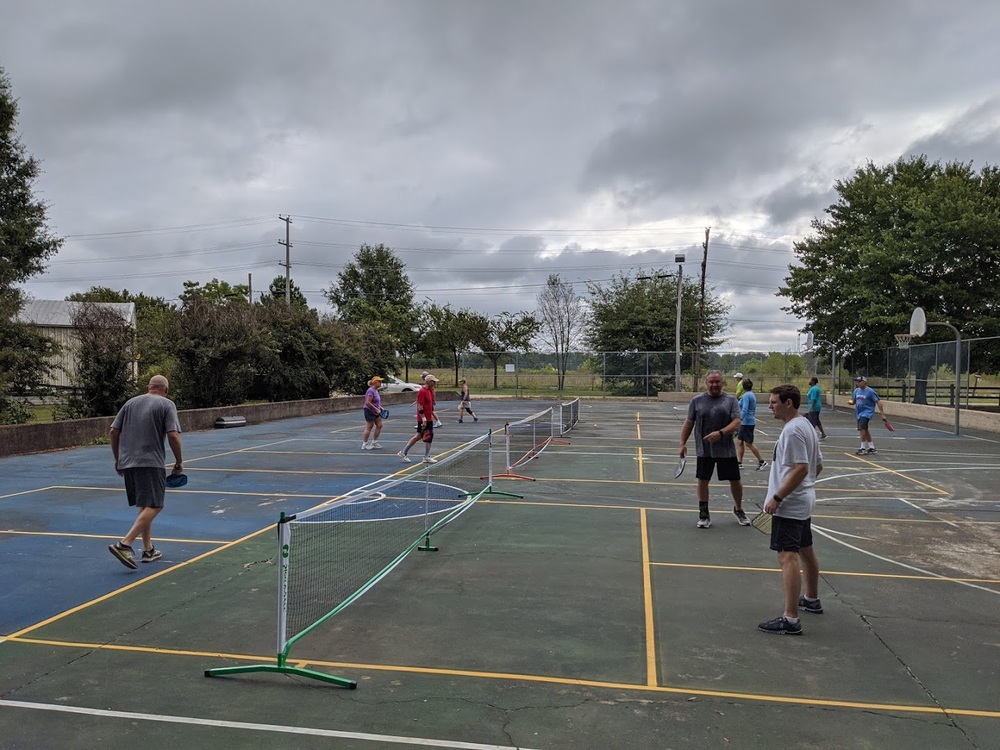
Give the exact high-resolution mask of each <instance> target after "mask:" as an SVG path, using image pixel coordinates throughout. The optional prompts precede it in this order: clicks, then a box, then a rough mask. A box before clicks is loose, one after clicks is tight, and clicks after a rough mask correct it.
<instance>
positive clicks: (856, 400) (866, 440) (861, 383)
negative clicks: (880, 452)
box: [850, 375, 885, 456]
mask: <svg viewBox="0 0 1000 750" xmlns="http://www.w3.org/2000/svg"><path fill="white" fill-rule="evenodd" d="M854 382H855V383H857V386H858V387H857V388H855V389H854V393H853V394H852V395H851V402H850V403H851V404H852V405H853V406H854V416H855V418H856V419H857V420H858V433H859V434H860V436H861V447H860V448H858V449H857V450H856V451H855V453H857V454H858V455H859V456H862V455H864V454H866V453H875V442H874V441H873V440H872V433H871V430H870V429H868V423H869V422H870V421H871V418H872V417H874V416H875V409H876V408H877V409H878V413H879V415H880V416H881V417H882V421H883V422H884V421H885V410H884V409H883V407H882V401H881V400H880V399H879V397H878V394H877V393H875V390H874V389H873V388H869V387H868V378H866V377H865V376H864V375H858V377H856V378H854Z"/></svg>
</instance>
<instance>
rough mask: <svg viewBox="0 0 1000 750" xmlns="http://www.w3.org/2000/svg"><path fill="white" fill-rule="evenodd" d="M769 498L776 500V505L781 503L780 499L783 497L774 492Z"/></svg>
mask: <svg viewBox="0 0 1000 750" xmlns="http://www.w3.org/2000/svg"><path fill="white" fill-rule="evenodd" d="M771 499H772V500H774V502H776V503H777V504H778V505H781V501H782V500H784V499H785V498H783V497H781V495H779V494H777V493H775V494H773V495H771Z"/></svg>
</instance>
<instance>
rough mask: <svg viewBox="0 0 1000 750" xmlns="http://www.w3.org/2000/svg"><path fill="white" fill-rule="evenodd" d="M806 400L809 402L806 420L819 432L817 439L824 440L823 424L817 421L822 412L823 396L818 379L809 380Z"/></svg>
mask: <svg viewBox="0 0 1000 750" xmlns="http://www.w3.org/2000/svg"><path fill="white" fill-rule="evenodd" d="M806 400H807V401H808V402H809V411H807V412H806V419H808V420H809V424H811V425H812V426H813V427H815V428H816V430H817V431H818V432H819V439H820V440H826V430H824V429H823V423H822V422H821V421H820V419H819V413H820V412H821V411H822V410H823V394H822V392H821V391H820V389H819V379H818V378H809V393H808V394H806Z"/></svg>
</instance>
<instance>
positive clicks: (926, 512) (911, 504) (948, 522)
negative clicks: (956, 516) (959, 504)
mask: <svg viewBox="0 0 1000 750" xmlns="http://www.w3.org/2000/svg"><path fill="white" fill-rule="evenodd" d="M898 499H899V501H900V502H902V503H906V504H907V505H909V506H910V507H911V508H914V509H916V510H919V511H920V512H921V513H925V514H927V516H928V518H933V519H934V520H935V521H941V522H942V523H946V524H948V525H949V526H953V527H954V528H956V529H958V528H961V527H960V526H959V525H958V524H957V523H955V522H954V521H949V520H947V519H945V518H938V517H937V516H935V515H934V514H933V513H931V512H930V511H928V510H924V509H923V508H921V507H920V506H919V505H917V504H916V503H911V502H910V501H909V500H907V499H906V498H905V497H901V498H898Z"/></svg>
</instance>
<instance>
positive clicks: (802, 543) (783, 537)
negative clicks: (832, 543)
mask: <svg viewBox="0 0 1000 750" xmlns="http://www.w3.org/2000/svg"><path fill="white" fill-rule="evenodd" d="M812 543H813V535H812V519H811V518H807V519H806V520H804V521H800V520H799V519H797V518H782V517H781V516H775V517H774V518H773V519H771V549H773V550H774V551H775V552H798V551H799V550H800V549H802V548H803V547H812Z"/></svg>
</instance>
